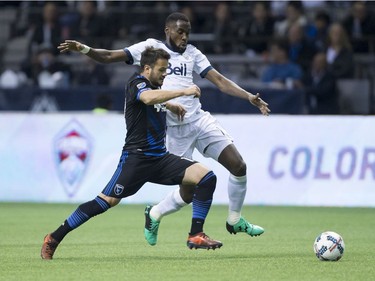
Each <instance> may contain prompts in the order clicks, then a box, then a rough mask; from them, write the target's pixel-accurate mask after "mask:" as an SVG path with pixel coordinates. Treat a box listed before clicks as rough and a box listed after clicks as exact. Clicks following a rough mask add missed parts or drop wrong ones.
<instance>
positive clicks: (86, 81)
mask: <svg viewBox="0 0 375 281" xmlns="http://www.w3.org/2000/svg"><path fill="white" fill-rule="evenodd" d="M84 59H85V62H84V66H83V69H82V70H81V71H78V72H77V73H76V75H75V76H76V79H75V80H76V83H77V84H78V85H108V83H109V76H108V73H107V72H106V70H105V67H104V65H102V64H99V63H96V62H95V61H94V60H92V59H90V58H89V57H87V56H86V57H85V58H84Z"/></svg>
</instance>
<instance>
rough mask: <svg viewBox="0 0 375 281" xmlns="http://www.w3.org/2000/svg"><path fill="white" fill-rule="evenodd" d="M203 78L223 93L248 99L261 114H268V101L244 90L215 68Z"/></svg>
mask: <svg viewBox="0 0 375 281" xmlns="http://www.w3.org/2000/svg"><path fill="white" fill-rule="evenodd" d="M205 78H207V79H208V80H209V81H211V82H212V83H213V84H215V85H216V86H217V87H218V88H219V89H220V91H222V92H223V93H226V94H228V95H231V96H235V97H239V98H243V99H246V100H248V101H249V102H250V103H251V104H253V105H255V106H256V107H258V108H259V110H260V112H261V113H262V114H263V115H269V113H270V112H271V110H270V109H269V108H268V103H266V102H265V101H264V100H262V99H261V98H260V97H259V93H257V94H256V95H253V94H252V93H249V92H247V91H245V90H244V89H242V88H241V87H240V86H238V85H237V84H236V83H234V82H233V81H231V80H230V79H228V78H226V77H225V76H224V75H222V74H221V73H219V72H218V71H216V70H215V69H211V70H210V71H208V73H207V75H206V77H205Z"/></svg>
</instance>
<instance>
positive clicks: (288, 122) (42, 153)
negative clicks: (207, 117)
mask: <svg viewBox="0 0 375 281" xmlns="http://www.w3.org/2000/svg"><path fill="white" fill-rule="evenodd" d="M216 118H217V119H218V120H219V121H220V123H221V124H222V125H223V126H224V128H226V129H227V131H228V133H230V134H231V135H232V136H233V138H234V140H235V144H236V146H237V148H238V149H239V151H240V152H241V154H242V156H243V158H244V159H245V160H246V162H247V170H248V192H247V195H246V199H245V204H256V205H301V206H302V205H303V206H353V207H354V206H362V207H375V130H374V124H375V117H369V116H352V117H349V116H335V117H334V116H332V117H329V116H319V117H318V116H288V115H274V116H270V117H263V116H261V115H216ZM124 138H125V125H124V118H123V116H122V115H121V114H106V115H94V114H91V113H84V114H83V113H72V112H70V113H66V114H25V113H19V114H18V113H2V114H0V160H1V161H0V201H21V202H24V201H26V202H82V201H86V200H89V199H92V198H93V197H94V196H96V195H97V194H98V193H99V192H100V191H101V190H102V189H103V188H104V186H105V185H106V184H107V182H108V181H109V179H110V178H111V176H112V173H113V172H114V170H115V169H116V166H117V163H118V160H119V157H120V154H121V149H122V146H123V144H124ZM194 157H195V159H197V160H199V161H201V162H203V163H204V164H206V165H207V166H209V167H211V168H212V169H213V171H214V172H215V173H216V174H217V176H218V185H217V188H216V192H215V195H214V203H215V204H226V203H227V202H228V199H227V188H226V183H227V178H228V172H227V171H226V170H225V169H224V168H223V167H221V166H220V165H219V164H217V163H216V162H215V161H213V160H211V159H207V158H204V157H202V156H201V155H199V154H198V153H196V154H195V156H194ZM146 172H147V171H145V173H146ZM173 188H176V187H175V186H173V187H166V186H160V185H154V184H146V185H145V186H144V187H143V188H142V189H141V190H140V191H139V192H138V193H137V194H136V195H134V196H132V197H130V198H127V199H125V200H123V202H125V203H155V202H157V201H159V200H160V199H162V198H163V197H164V196H165V195H166V194H167V193H168V192H169V191H170V190H171V189H173Z"/></svg>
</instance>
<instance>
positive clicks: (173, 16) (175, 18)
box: [165, 12, 190, 26]
mask: <svg viewBox="0 0 375 281" xmlns="http://www.w3.org/2000/svg"><path fill="white" fill-rule="evenodd" d="M178 20H181V21H186V22H190V20H189V18H188V17H187V16H186V15H184V14H183V13H177V12H176V13H172V14H170V15H169V16H168V17H167V19H166V20H165V25H166V26H167V25H169V24H170V23H172V22H173V23H174V22H177V21H178Z"/></svg>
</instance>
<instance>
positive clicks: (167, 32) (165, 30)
mask: <svg viewBox="0 0 375 281" xmlns="http://www.w3.org/2000/svg"><path fill="white" fill-rule="evenodd" d="M164 33H165V35H167V36H169V27H168V26H166V27H165V28H164Z"/></svg>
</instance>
